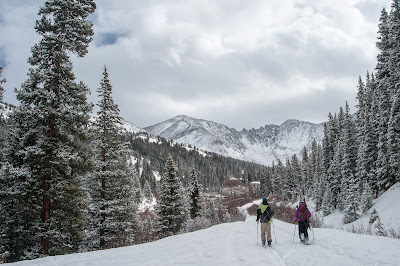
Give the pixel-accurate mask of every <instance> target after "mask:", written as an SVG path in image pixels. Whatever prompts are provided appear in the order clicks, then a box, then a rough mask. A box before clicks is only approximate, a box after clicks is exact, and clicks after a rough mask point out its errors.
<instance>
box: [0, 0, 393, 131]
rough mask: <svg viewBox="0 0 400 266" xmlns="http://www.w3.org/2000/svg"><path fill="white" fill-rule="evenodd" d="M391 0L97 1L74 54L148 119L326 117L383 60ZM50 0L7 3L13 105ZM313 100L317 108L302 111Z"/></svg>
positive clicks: (136, 115) (232, 122)
mask: <svg viewBox="0 0 400 266" xmlns="http://www.w3.org/2000/svg"><path fill="white" fill-rule="evenodd" d="M6 2H7V3H6ZM390 2H391V1H390V0H337V1H331V0H307V1H306V0H281V1H263V0H254V1H250V2H244V1H239V0H219V1H217V0H215V1H195V0H175V1H139V0H135V1H132V0H112V1H96V3H97V10H96V13H95V15H93V16H91V19H92V20H93V21H94V23H95V24H94V31H95V35H94V42H93V43H92V44H91V46H90V49H89V54H88V55H87V56H86V57H85V58H83V59H74V66H75V73H76V76H77V78H78V79H80V80H82V81H84V82H85V83H86V84H87V85H88V86H89V87H90V88H91V89H92V92H93V95H92V96H90V99H91V100H92V101H97V98H96V95H95V94H96V92H95V89H96V88H97V87H98V86H99V83H100V80H101V73H102V67H103V65H105V64H107V66H108V68H109V72H110V80H111V82H112V85H113V86H114V97H115V100H116V102H117V103H118V104H119V106H120V110H121V114H122V115H123V116H124V118H125V119H127V120H129V121H131V122H133V123H136V124H138V125H139V126H147V125H151V124H154V123H157V122H160V121H161V120H163V119H168V118H170V117H172V116H174V115H176V114H186V115H191V116H194V117H199V118H204V119H209V120H216V121H217V122H222V123H225V124H226V125H228V126H231V127H236V128H242V127H247V128H249V127H253V125H254V124H256V125H263V124H266V123H281V122H283V121H284V120H286V119H289V118H293V116H294V115H296V114H299V113H303V114H304V115H303V116H302V117H301V118H302V119H305V120H316V117H320V119H321V122H322V121H323V120H325V118H326V115H327V113H328V112H329V111H331V112H337V111H338V110H337V109H333V110H332V109H329V108H338V107H339V106H340V105H343V104H344V100H343V99H347V100H348V101H350V102H354V98H355V95H356V85H355V84H356V83H357V79H358V75H362V76H364V75H365V73H366V71H367V70H369V71H373V70H374V67H375V64H376V55H377V49H376V48H375V42H376V37H377V33H376V32H377V30H378V27H377V24H378V22H379V21H378V19H379V16H380V11H381V9H382V8H383V7H386V8H387V9H388V10H389V9H390V8H389V7H390ZM43 3H44V0H40V1H29V0H15V1H12V2H9V1H1V2H0V34H1V35H2V36H7V38H2V39H1V40H0V48H1V49H2V50H3V51H4V53H3V54H4V58H5V60H6V61H7V62H6V63H7V65H6V68H5V70H4V72H3V76H4V77H5V78H7V80H8V82H7V83H6V84H5V85H6V88H7V91H6V95H5V100H6V101H10V102H12V103H15V99H14V100H13V99H12V98H13V94H12V92H10V91H12V88H13V87H16V86H19V85H20V84H21V83H22V82H23V81H24V80H25V79H26V72H27V69H28V65H27V64H26V60H27V58H28V57H29V56H30V47H31V46H32V45H33V44H34V43H35V42H37V41H38V40H39V36H38V35H37V34H35V32H34V30H33V26H34V20H35V19H37V18H38V17H37V15H36V14H37V11H38V7H39V5H41V4H43ZM107 38H108V39H107ZM334 90H336V93H337V94H338V95H337V97H334V98H333V97H332V91H334ZM328 96H329V97H328ZM344 97H346V98H344ZM295 99H298V100H299V102H296V100H295ZM307 99H309V100H307ZM311 99H312V100H311ZM335 99H336V100H337V102H334V103H332V101H333V100H335ZM306 103H307V104H310V105H311V106H310V107H308V108H309V109H310V110H313V112H305V111H304V110H303V109H304V108H305V106H306ZM324 103H325V104H324ZM271 107H274V108H276V110H270V109H269V108H271ZM300 109H301V110H302V111H301V110H300ZM267 110H268V112H270V113H271V112H273V113H274V115H273V116H266V115H265V112H266V111H267ZM316 112H317V113H318V115H317V114H316ZM308 117H309V118H308ZM239 118H240V119H239ZM314 122H315V121H314ZM256 125H254V126H256Z"/></svg>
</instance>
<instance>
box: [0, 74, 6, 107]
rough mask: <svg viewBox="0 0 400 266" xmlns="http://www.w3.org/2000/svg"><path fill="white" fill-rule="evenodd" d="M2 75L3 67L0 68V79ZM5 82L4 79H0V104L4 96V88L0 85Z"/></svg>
mask: <svg viewBox="0 0 400 266" xmlns="http://www.w3.org/2000/svg"><path fill="white" fill-rule="evenodd" d="M2 73H3V67H2V66H0V78H1V75H2ZM5 82H6V79H0V101H1V102H2V101H3V95H4V87H3V85H2V84H3V83H5Z"/></svg>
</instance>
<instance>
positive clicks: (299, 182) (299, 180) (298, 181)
mask: <svg viewBox="0 0 400 266" xmlns="http://www.w3.org/2000/svg"><path fill="white" fill-rule="evenodd" d="M290 165H291V172H292V176H293V188H292V199H295V197H296V196H297V195H299V194H300V191H302V190H303V189H304V188H305V187H306V185H307V184H306V183H305V182H304V180H303V172H302V169H301V164H300V161H299V158H298V157H297V155H296V154H293V155H292V156H291V158H290Z"/></svg>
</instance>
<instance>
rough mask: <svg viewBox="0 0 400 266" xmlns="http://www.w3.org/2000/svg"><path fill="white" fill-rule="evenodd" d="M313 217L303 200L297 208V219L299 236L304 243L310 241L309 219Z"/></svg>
mask: <svg viewBox="0 0 400 266" xmlns="http://www.w3.org/2000/svg"><path fill="white" fill-rule="evenodd" d="M310 217H311V212H310V210H309V209H308V208H307V205H306V203H305V202H304V201H303V200H302V201H301V202H300V205H299V207H298V208H297V210H296V221H298V222H299V237H300V241H301V242H302V243H305V242H307V241H308V232H307V228H308V227H309V219H310Z"/></svg>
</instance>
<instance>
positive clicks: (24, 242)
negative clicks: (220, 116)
mask: <svg viewBox="0 0 400 266" xmlns="http://www.w3.org/2000/svg"><path fill="white" fill-rule="evenodd" d="M95 12H96V4H95V1H92V0H67V1H59V0H48V1H46V2H45V4H44V5H43V6H42V7H41V8H40V10H38V15H39V17H40V18H39V19H38V20H37V21H36V26H35V31H36V33H37V34H38V35H39V36H40V38H41V39H40V41H39V42H37V43H36V44H35V45H34V46H33V47H32V49H31V55H30V57H29V58H28V62H29V64H30V69H29V71H28V73H27V77H26V80H25V82H24V83H23V84H22V85H21V87H20V88H17V89H16V97H17V100H18V101H19V105H18V106H16V107H13V112H12V114H11V115H10V117H6V118H4V117H3V118H2V119H1V121H0V123H1V139H0V141H1V143H0V145H1V154H0V156H1V171H0V235H1V237H0V262H15V261H20V260H26V259H34V258H39V257H44V256H49V255H59V254H69V253H77V252H84V251H93V250H100V249H108V248H115V247H121V246H127V245H135V244H140V243H144V242H149V241H154V240H157V239H160V238H164V237H167V236H171V235H176V234H180V233H184V232H189V231H194V230H198V229H203V228H207V227H210V226H212V225H215V224H218V223H224V222H232V221H238V220H243V219H244V215H243V214H240V213H239V212H238V211H237V208H236V207H239V206H228V203H227V201H224V199H223V197H213V196H215V195H222V193H223V192H227V191H230V190H229V188H228V183H229V180H231V179H233V180H238V182H239V183H240V184H241V185H243V186H245V187H246V189H247V190H248V191H247V193H246V195H240V196H238V195H235V193H234V192H231V193H230V194H229V192H228V196H227V197H230V198H235V197H245V200H247V199H248V200H249V201H250V199H255V198H259V197H263V196H268V197H271V196H273V197H275V198H279V199H280V200H281V201H282V202H296V201H298V200H299V197H300V195H301V194H302V191H303V190H304V193H305V195H306V197H307V198H309V199H312V200H313V201H314V202H315V204H316V211H320V212H321V213H322V214H323V215H328V214H330V213H332V212H334V211H336V210H340V211H342V212H344V213H345V218H344V221H343V222H344V223H350V222H352V221H355V220H356V219H358V217H359V216H360V214H362V213H363V212H366V211H367V210H368V209H369V208H370V207H371V205H372V201H373V200H374V199H376V198H377V197H379V196H380V195H381V194H382V193H384V192H385V191H386V190H388V189H389V188H390V187H391V186H392V185H393V184H395V183H396V182H398V181H399V180H400V86H399V84H400V1H399V0H393V3H392V8H391V10H390V11H389V12H388V11H386V10H385V9H383V10H382V12H381V16H380V23H379V25H378V27H379V31H378V36H377V42H376V46H377V48H378V49H379V54H378V56H377V63H376V68H375V69H374V70H373V71H372V72H369V73H366V76H365V77H364V78H363V77H361V76H360V77H359V78H358V93H357V95H356V99H357V107H356V108H357V110H356V112H355V113H350V108H349V106H348V104H347V103H346V102H345V103H343V104H344V106H343V107H342V108H340V109H339V110H336V112H332V113H329V114H327V121H326V122H325V123H324V137H323V141H322V142H321V143H319V142H317V141H313V142H312V144H311V145H310V146H309V147H304V149H303V151H302V152H301V154H299V155H296V154H295V155H292V156H291V157H290V158H286V159H279V158H276V161H275V162H274V163H273V164H272V165H268V166H266V165H259V164H256V163H253V162H247V161H241V160H237V159H232V158H228V157H224V156H221V155H218V154H215V153H210V152H205V151H200V150H199V149H198V148H196V147H190V146H187V145H183V144H179V143H175V142H173V141H171V140H167V139H164V138H161V137H158V136H153V135H150V134H148V133H146V132H136V133H134V132H128V131H126V130H124V129H123V128H122V123H123V120H122V117H121V116H120V110H119V108H118V105H117V103H115V102H114V99H113V94H112V93H113V89H114V88H113V85H112V84H113V82H112V80H113V77H112V76H109V74H108V68H107V66H104V68H103V69H93V70H92V71H95V72H99V73H103V74H102V79H101V80H99V82H98V88H92V89H96V92H97V96H98V102H97V103H95V104H96V107H97V109H98V111H97V113H95V114H92V112H93V109H94V106H95V105H94V104H92V103H90V102H89V101H88V97H87V95H88V93H89V91H90V89H89V88H88V86H86V85H85V83H84V82H83V81H77V80H76V77H75V74H74V68H73V63H72V59H71V57H84V56H85V55H86V54H87V53H88V47H89V45H90V43H91V41H92V37H93V35H94V34H96V33H95V32H94V30H93V24H92V22H90V20H89V19H88V17H89V16H90V15H92V14H95ZM2 71H3V68H2V67H1V66H0V97H1V100H2V99H3V93H4V84H6V82H7V77H3V76H2ZM355 79H357V77H355ZM138 97H140V96H138ZM4 106H5V105H3V108H4ZM153 200H155V201H156V202H157V203H156V204H155V207H154V209H146V210H145V211H143V209H142V207H141V206H142V205H143V204H144V203H146V202H147V203H149V202H152V201H153Z"/></svg>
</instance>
